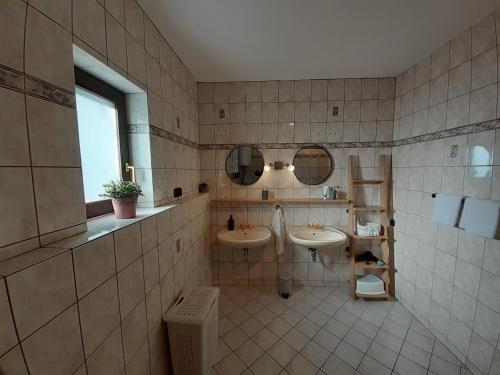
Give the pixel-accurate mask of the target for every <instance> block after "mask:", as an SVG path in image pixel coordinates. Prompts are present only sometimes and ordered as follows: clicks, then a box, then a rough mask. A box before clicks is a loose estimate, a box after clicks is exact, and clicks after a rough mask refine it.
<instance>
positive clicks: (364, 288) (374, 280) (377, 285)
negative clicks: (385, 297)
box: [356, 274, 385, 295]
mask: <svg viewBox="0 0 500 375" xmlns="http://www.w3.org/2000/svg"><path fill="white" fill-rule="evenodd" d="M356 293H357V294H369V295H378V294H384V293H385V290H384V282H383V281H382V280H381V279H379V278H378V277H377V276H375V275H371V274H370V275H366V276H363V277H360V278H359V279H358V280H357V281H356Z"/></svg>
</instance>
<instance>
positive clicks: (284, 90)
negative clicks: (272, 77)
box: [278, 81, 295, 102]
mask: <svg viewBox="0 0 500 375" xmlns="http://www.w3.org/2000/svg"><path fill="white" fill-rule="evenodd" d="M278 91H279V95H278V97H279V98H278V100H279V102H289V101H294V100H295V83H294V81H278Z"/></svg>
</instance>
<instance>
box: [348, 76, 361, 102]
mask: <svg viewBox="0 0 500 375" xmlns="http://www.w3.org/2000/svg"><path fill="white" fill-rule="evenodd" d="M359 99H361V80H360V79H351V78H349V79H346V80H345V100H359Z"/></svg>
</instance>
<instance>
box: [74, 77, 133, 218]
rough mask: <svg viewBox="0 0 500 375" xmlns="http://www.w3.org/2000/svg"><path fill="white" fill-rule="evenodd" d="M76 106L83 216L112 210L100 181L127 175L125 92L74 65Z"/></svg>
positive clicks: (103, 181) (93, 215) (88, 216)
mask: <svg viewBox="0 0 500 375" xmlns="http://www.w3.org/2000/svg"><path fill="white" fill-rule="evenodd" d="M75 80H76V109H77V117H78V134H79V138H80V154H81V160H82V174H83V188H84V193H85V203H86V206H87V218H91V217H95V216H98V215H103V214H106V213H110V212H112V211H113V207H112V205H111V201H110V200H109V199H102V198H101V197H100V196H99V194H102V192H103V188H102V185H103V184H105V183H107V182H109V181H110V180H116V179H119V178H122V177H123V178H127V177H128V176H127V175H128V173H126V172H125V163H127V162H128V135H127V128H126V113H125V94H123V93H122V92H120V91H118V90H116V89H115V88H114V87H111V86H110V85H108V84H107V83H105V82H103V81H101V80H99V79H97V78H95V77H93V76H91V75H90V74H88V73H86V72H84V71H83V70H80V69H78V68H75Z"/></svg>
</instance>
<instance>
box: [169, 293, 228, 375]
mask: <svg viewBox="0 0 500 375" xmlns="http://www.w3.org/2000/svg"><path fill="white" fill-rule="evenodd" d="M218 300H219V289H218V288H208V287H207V288H204V287H197V288H191V289H188V290H186V291H185V292H184V293H182V294H181V295H180V296H179V298H178V299H177V301H176V302H175V304H174V306H172V308H171V309H170V310H169V311H168V312H167V314H166V316H165V321H166V322H167V327H168V339H169V342H170V353H171V355H172V365H173V368H174V374H175V375H207V374H208V373H209V372H210V369H211V368H212V365H213V363H214V361H215V356H216V353H217V323H218Z"/></svg>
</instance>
